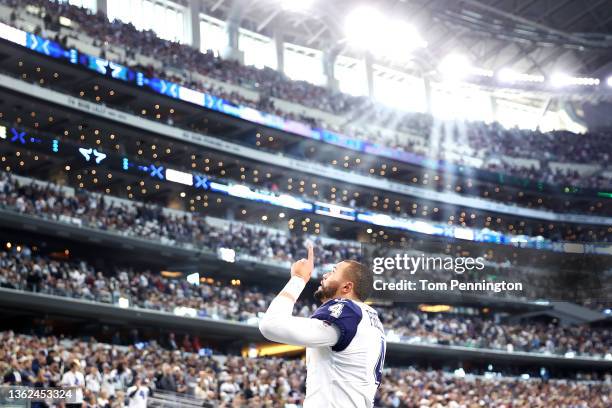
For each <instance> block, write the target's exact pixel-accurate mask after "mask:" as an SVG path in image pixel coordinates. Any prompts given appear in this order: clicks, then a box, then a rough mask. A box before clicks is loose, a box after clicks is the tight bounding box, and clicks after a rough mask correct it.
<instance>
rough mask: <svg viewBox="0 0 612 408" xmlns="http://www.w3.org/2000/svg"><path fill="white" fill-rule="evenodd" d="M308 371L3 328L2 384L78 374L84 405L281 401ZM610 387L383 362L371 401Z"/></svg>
mask: <svg viewBox="0 0 612 408" xmlns="http://www.w3.org/2000/svg"><path fill="white" fill-rule="evenodd" d="M305 373H306V367H305V363H304V362H303V361H302V360H286V359H273V358H245V357H237V356H210V357H201V356H199V355H198V354H195V353H190V352H185V351H184V350H165V349H163V348H161V347H159V345H158V344H156V343H155V342H150V343H148V344H146V345H143V346H142V347H135V346H127V347H126V346H116V345H109V344H105V343H99V342H97V341H96V340H95V339H89V340H88V341H83V340H76V339H67V338H63V337H54V336H29V335H22V334H15V333H14V332H10V331H8V332H2V333H0V374H1V376H0V384H10V385H33V384H34V385H38V386H58V385H61V384H66V383H68V384H70V382H69V379H70V378H72V377H73V376H74V377H76V378H82V379H83V380H84V383H79V389H80V391H81V393H82V401H84V402H85V403H86V404H87V406H88V407H100V408H107V407H112V408H115V407H119V408H123V407H124V406H127V404H128V403H131V402H132V400H133V399H135V398H138V396H137V395H135V393H134V390H135V389H136V390H142V389H144V390H145V391H146V394H145V395H153V396H155V393H156V392H167V391H171V392H178V393H181V394H188V395H191V396H193V397H195V398H198V399H199V400H200V401H202V402H203V403H204V404H205V405H204V406H207V405H206V404H210V406H217V407H220V408H223V407H225V408H229V407H253V408H255V407H257V408H259V407H283V406H287V405H286V404H300V403H301V402H302V401H303V398H304V394H305ZM136 387H139V388H136ZM611 387H612V386H611V379H610V378H609V375H608V376H607V377H606V378H605V380H604V381H580V380H578V381H577V380H547V381H541V380H539V379H538V380H521V379H519V378H514V377H501V378H500V377H496V378H491V379H488V378H483V377H476V376H465V377H459V376H454V375H451V374H449V373H445V372H442V371H423V370H418V369H415V368H407V369H405V368H390V369H389V368H388V369H386V370H385V372H384V376H383V379H382V382H381V385H380V387H379V389H378V392H377V395H376V398H375V406H377V407H384V408H412V407H453V408H459V407H477V406H495V407H502V406H505V407H516V408H527V407H553V406H555V407H556V406H558V407H572V408H587V407H588V408H604V407H608V406H610V404H611V403H612V397H611V395H612V389H611ZM146 400H147V399H146V397H145V398H144V401H145V403H146ZM141 401H142V398H141ZM130 406H132V405H130ZM139 406H144V405H139Z"/></svg>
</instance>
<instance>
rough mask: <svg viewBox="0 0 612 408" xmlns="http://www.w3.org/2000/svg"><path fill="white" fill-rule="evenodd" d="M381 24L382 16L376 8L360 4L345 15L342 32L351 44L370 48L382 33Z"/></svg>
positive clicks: (374, 45) (373, 46)
mask: <svg viewBox="0 0 612 408" xmlns="http://www.w3.org/2000/svg"><path fill="white" fill-rule="evenodd" d="M383 25H384V21H383V16H382V14H380V12H379V11H378V10H376V9H375V8H372V7H369V6H361V7H358V8H356V9H355V10H353V11H352V12H351V13H350V14H349V15H348V16H347V17H346V21H345V23H344V32H345V34H346V38H347V40H348V41H349V42H350V43H351V44H352V45H354V46H356V47H359V48H362V49H366V50H372V49H373V48H375V47H376V44H377V43H378V42H379V40H380V39H381V36H382V35H384V30H383Z"/></svg>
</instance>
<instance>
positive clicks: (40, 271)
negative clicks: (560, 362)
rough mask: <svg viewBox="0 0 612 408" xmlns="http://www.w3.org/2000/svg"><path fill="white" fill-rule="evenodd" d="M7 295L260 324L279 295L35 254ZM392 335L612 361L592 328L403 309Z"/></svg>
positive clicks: (14, 266)
mask: <svg viewBox="0 0 612 408" xmlns="http://www.w3.org/2000/svg"><path fill="white" fill-rule="evenodd" d="M0 287H7V288H12V289H19V290H27V291H33V292H40V293H46V294H53V295H58V296H67V297H71V298H79V299H85V300H91V301H98V302H105V303H113V304H116V303H117V302H118V299H119V298H126V299H129V301H130V305H132V306H137V307H140V308H145V309H154V310H163V311H166V312H170V313H172V312H173V311H174V310H175V308H176V307H181V308H183V307H188V308H191V309H193V310H194V311H195V312H196V313H197V316H199V317H209V318H214V319H221V320H234V321H241V322H247V323H250V324H256V323H257V318H258V317H259V316H260V314H261V313H263V312H265V310H266V308H267V306H268V305H269V304H270V302H271V301H272V299H273V298H274V296H275V295H276V294H275V293H274V292H272V291H270V290H263V289H260V288H257V287H249V288H246V287H242V286H234V285H232V286H230V285H226V284H221V282H217V284H202V285H197V286H196V285H192V284H190V283H188V282H187V281H186V280H185V279H170V278H164V277H163V276H161V275H159V274H154V273H151V272H149V271H142V272H135V271H134V270H133V269H131V268H119V267H117V268H116V269H115V270H114V271H111V272H110V273H108V272H107V273H102V272H101V271H99V270H98V271H96V269H95V268H94V267H93V266H91V265H89V264H88V263H87V262H85V261H80V262H74V261H73V262H68V261H61V260H54V259H51V258H49V257H44V256H40V255H38V254H36V253H33V252H32V249H31V248H29V247H27V246H20V247H19V249H17V248H16V247H15V248H12V249H11V250H6V251H2V252H0ZM315 308H316V306H315V305H314V304H313V302H309V301H308V300H304V299H302V300H301V301H300V302H299V303H298V305H297V306H296V310H297V313H298V315H300V316H309V315H311V314H312V312H314V310H315ZM377 308H378V309H379V311H380V315H381V321H382V322H383V324H384V325H385V328H386V329H387V330H388V331H392V333H393V334H389V332H388V335H389V336H390V337H391V336H395V337H398V340H400V341H406V342H411V343H434V344H439V345H451V346H466V347H474V348H487V349H502V350H506V351H510V352H512V351H525V352H534V353H546V354H566V353H575V354H576V355H589V356H598V357H605V356H606V355H607V358H612V354H611V353H612V332H610V330H607V329H591V328H589V327H588V326H571V327H558V326H556V325H553V324H550V325H547V324H538V323H521V324H503V323H500V322H496V321H495V320H494V319H493V318H484V317H480V316H461V315H456V316H451V315H444V314H425V313H419V312H416V311H414V310H412V309H408V308H406V307H402V306H392V307H386V306H383V307H377Z"/></svg>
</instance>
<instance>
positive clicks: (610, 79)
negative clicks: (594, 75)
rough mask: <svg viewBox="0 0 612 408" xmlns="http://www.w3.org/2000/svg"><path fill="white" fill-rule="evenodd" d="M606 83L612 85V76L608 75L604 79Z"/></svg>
mask: <svg viewBox="0 0 612 408" xmlns="http://www.w3.org/2000/svg"><path fill="white" fill-rule="evenodd" d="M606 83H607V84H608V86H612V76H609V77H608V79H606Z"/></svg>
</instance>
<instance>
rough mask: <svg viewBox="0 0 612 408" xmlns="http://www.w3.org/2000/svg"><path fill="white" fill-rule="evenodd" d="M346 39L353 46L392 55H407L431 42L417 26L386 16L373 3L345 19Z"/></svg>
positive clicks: (392, 57) (392, 56)
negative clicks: (425, 38)
mask: <svg viewBox="0 0 612 408" xmlns="http://www.w3.org/2000/svg"><path fill="white" fill-rule="evenodd" d="M344 33H345V35H346V40H347V42H349V43H350V44H351V45H352V46H354V47H356V48H359V49H362V50H365V51H369V52H371V53H372V54H376V55H380V56H383V57H387V58H390V59H395V60H401V59H407V58H408V57H409V56H410V53H411V52H412V51H414V50H415V49H417V48H423V47H426V46H427V42H426V41H425V40H424V39H423V37H421V35H420V34H419V33H418V31H417V30H416V28H415V27H413V26H412V25H410V24H408V23H406V22H405V21H402V20H399V19H391V18H388V17H385V16H384V15H383V14H382V13H381V12H379V11H378V10H376V9H375V8H373V7H371V6H360V7H358V8H356V9H354V10H353V11H352V12H351V13H350V14H349V15H348V16H347V17H346V20H345V23H344Z"/></svg>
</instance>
